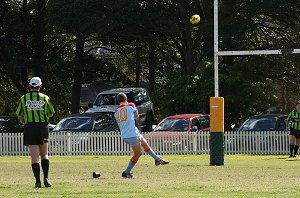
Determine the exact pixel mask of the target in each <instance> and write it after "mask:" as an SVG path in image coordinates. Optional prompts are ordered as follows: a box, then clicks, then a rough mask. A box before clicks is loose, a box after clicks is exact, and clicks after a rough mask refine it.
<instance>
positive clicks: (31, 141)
mask: <svg viewBox="0 0 300 198" xmlns="http://www.w3.org/2000/svg"><path fill="white" fill-rule="evenodd" d="M23 137H24V145H25V146H28V145H39V144H44V143H47V142H48V138H49V129H48V123H47V122H31V123H27V124H25V126H24V135H23Z"/></svg>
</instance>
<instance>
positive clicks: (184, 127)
mask: <svg viewBox="0 0 300 198" xmlns="http://www.w3.org/2000/svg"><path fill="white" fill-rule="evenodd" d="M209 125H210V117H209V115H207V114H180V115H173V116H168V117H166V118H164V119H163V120H162V121H161V122H160V123H159V124H158V125H156V127H155V128H154V130H153V131H154V132H158V131H165V132H167V131H168V132H175V131H181V132H182V131H184V132H187V133H190V132H199V131H210V128H209V127H210V126H209Z"/></svg>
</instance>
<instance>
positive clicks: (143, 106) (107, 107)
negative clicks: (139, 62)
mask: <svg viewBox="0 0 300 198" xmlns="http://www.w3.org/2000/svg"><path fill="white" fill-rule="evenodd" d="M120 92H123V93H125V94H126V95H127V97H128V102H133V103H134V104H135V105H136V107H137V109H138V112H139V115H140V119H139V120H138V121H137V122H136V125H137V127H138V128H140V129H141V130H142V131H152V125H153V120H154V108H153V103H152V101H151V99H150V96H149V94H148V92H147V90H146V89H145V88H140V87H136V88H116V89H110V90H107V91H103V92H100V93H99V94H98V95H97V97H96V99H95V101H94V103H93V104H89V107H90V108H89V109H88V110H87V111H86V112H87V113H91V112H107V111H110V112H114V111H115V109H116V108H117V107H118V106H119V103H118V101H117V95H118V94H119V93H120Z"/></svg>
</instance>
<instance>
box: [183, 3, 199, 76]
mask: <svg viewBox="0 0 300 198" xmlns="http://www.w3.org/2000/svg"><path fill="white" fill-rule="evenodd" d="M186 4H187V3H186V2H185V0H182V1H180V5H179V10H180V15H181V18H182V20H184V22H183V25H184V32H183V35H182V37H183V46H182V47H183V53H184V54H183V61H184V62H183V67H184V70H183V71H184V74H186V75H188V76H191V75H193V74H194V72H195V70H196V68H195V65H194V64H193V43H192V35H191V25H190V24H189V22H188V21H189V20H185V19H187V12H186V10H185V7H184V5H186Z"/></svg>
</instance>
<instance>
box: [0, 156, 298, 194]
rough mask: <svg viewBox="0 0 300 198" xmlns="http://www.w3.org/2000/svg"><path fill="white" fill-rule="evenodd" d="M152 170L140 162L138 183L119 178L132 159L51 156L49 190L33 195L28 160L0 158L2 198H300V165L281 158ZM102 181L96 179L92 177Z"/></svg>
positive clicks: (203, 159) (185, 163)
mask: <svg viewBox="0 0 300 198" xmlns="http://www.w3.org/2000/svg"><path fill="white" fill-rule="evenodd" d="M163 157H164V158H165V159H167V160H170V164H169V165H165V166H159V167H155V166H154V160H152V158H151V157H149V156H142V157H141V158H140V160H139V162H138V164H137V165H136V167H135V169H134V172H133V174H134V176H136V177H137V178H135V179H124V178H122V177H121V172H122V171H123V169H124V168H125V167H126V166H127V163H128V160H129V159H130V157H129V156H51V157H50V160H51V161H50V163H51V166H50V179H51V181H52V183H53V187H51V188H48V189H47V188H41V189H34V188H33V186H34V180H33V175H32V172H31V167H30V157H29V156H22V157H18V156H12V157H4V156H2V157H0V197H9V198H11V197H18V198H19V197H55V198H57V197H93V198H94V197H108V198H110V197H118V198H121V197H124V198H125V197H126V198H128V197H139V198H143V197H145V198H148V197H153V198H154V197H155V198H157V197H181V198H185V197H218V198H219V197H288V198H291V197H299V196H300V174H299V173H300V159H299V158H292V159H289V158H287V156H283V155H225V165H224V166H209V155H164V156H163ZM93 171H97V172H100V173H101V177H100V178H97V179H93V178H92V172H93Z"/></svg>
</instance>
